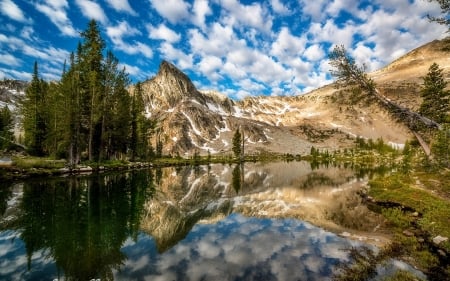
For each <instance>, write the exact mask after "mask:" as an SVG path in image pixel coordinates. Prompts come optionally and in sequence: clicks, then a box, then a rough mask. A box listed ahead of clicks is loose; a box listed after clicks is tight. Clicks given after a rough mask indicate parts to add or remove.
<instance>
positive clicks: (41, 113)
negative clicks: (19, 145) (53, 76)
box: [22, 62, 48, 156]
mask: <svg viewBox="0 0 450 281" xmlns="http://www.w3.org/2000/svg"><path fill="white" fill-rule="evenodd" d="M46 90H47V83H46V82H45V81H43V80H41V79H39V70H38V64H37V62H35V63H34V69H33V77H32V80H31V83H30V86H29V87H28V88H27V89H26V92H25V100H24V102H23V105H22V110H23V112H22V113H23V127H24V131H25V143H26V145H27V146H28V147H29V152H30V153H31V154H33V155H36V156H44V155H45V154H46V149H45V147H44V142H45V139H46V138H47V125H48V124H47V121H48V120H47V116H46V113H47V112H46V101H45V94H46Z"/></svg>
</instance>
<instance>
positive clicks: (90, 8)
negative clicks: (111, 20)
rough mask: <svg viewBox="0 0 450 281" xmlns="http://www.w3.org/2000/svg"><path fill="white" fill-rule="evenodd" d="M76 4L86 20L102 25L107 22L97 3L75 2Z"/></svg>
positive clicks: (88, 0) (80, 0) (77, 0)
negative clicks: (92, 20)
mask: <svg viewBox="0 0 450 281" xmlns="http://www.w3.org/2000/svg"><path fill="white" fill-rule="evenodd" d="M76 3H77V5H78V7H79V8H80V10H81V13H82V14H83V15H84V16H85V17H86V18H88V19H94V20H97V21H99V22H101V23H102V24H106V23H107V22H108V18H107V17H106V14H105V12H104V11H103V9H102V7H101V6H100V5H99V4H98V3H96V2H94V1H90V0H76Z"/></svg>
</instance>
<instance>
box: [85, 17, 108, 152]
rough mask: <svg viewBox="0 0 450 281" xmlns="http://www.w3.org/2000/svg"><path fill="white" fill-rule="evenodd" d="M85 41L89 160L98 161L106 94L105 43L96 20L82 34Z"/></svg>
mask: <svg viewBox="0 0 450 281" xmlns="http://www.w3.org/2000/svg"><path fill="white" fill-rule="evenodd" d="M81 37H82V39H83V40H84V42H83V44H82V45H81V61H80V64H81V68H82V70H81V72H80V74H82V76H83V77H82V78H83V79H82V81H81V83H82V84H81V86H82V88H83V94H84V98H83V107H84V108H85V114H86V119H87V124H86V125H87V130H88V157H89V160H98V158H99V154H100V149H99V148H100V142H101V139H102V133H103V132H102V131H101V127H102V126H101V120H102V116H101V114H100V113H101V107H102V105H103V98H104V95H103V94H104V92H103V88H102V83H101V82H102V78H103V77H102V74H103V73H102V61H103V50H104V48H105V42H104V40H103V39H102V37H101V35H100V29H99V26H98V24H97V22H96V21H95V20H91V21H90V22H89V24H88V28H87V29H86V31H83V32H82V33H81Z"/></svg>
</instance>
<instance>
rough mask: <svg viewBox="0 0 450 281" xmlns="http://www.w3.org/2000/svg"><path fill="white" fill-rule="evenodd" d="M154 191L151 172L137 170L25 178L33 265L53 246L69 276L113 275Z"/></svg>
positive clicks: (25, 235) (26, 232)
mask: <svg viewBox="0 0 450 281" xmlns="http://www.w3.org/2000/svg"><path fill="white" fill-rule="evenodd" d="M152 194H153V184H152V175H151V174H149V173H144V172H135V173H129V174H121V175H97V176H93V177H89V178H71V179H55V180H50V181H33V182H26V183H25V184H24V188H23V200H22V204H21V208H22V210H23V214H22V215H21V217H20V219H19V221H18V227H19V228H20V229H22V234H21V238H22V240H23V241H24V243H25V246H26V250H27V255H28V263H29V264H28V266H29V268H30V267H31V266H32V265H31V256H32V254H33V253H34V252H35V251H38V250H40V249H49V251H50V254H51V256H52V257H53V258H54V260H55V262H56V266H57V267H58V268H59V269H62V271H63V272H64V274H65V276H66V279H68V280H72V279H73V280H89V279H91V278H101V279H102V280H110V279H113V276H112V269H113V268H118V267H120V265H122V264H123V262H124V260H125V258H126V257H125V255H124V254H123V253H122V252H121V251H120V248H121V247H122V245H123V243H124V241H125V240H126V239H127V237H128V236H131V237H134V238H135V239H136V237H137V234H138V230H139V222H140V218H141V215H142V213H143V204H144V202H145V201H146V200H147V199H148V198H149V197H151V196H152Z"/></svg>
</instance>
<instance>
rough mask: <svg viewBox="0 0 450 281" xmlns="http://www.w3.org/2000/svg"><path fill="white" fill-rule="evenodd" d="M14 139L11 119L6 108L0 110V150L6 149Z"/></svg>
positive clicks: (9, 112)
mask: <svg viewBox="0 0 450 281" xmlns="http://www.w3.org/2000/svg"><path fill="white" fill-rule="evenodd" d="M13 139H14V133H13V117H12V114H11V111H10V110H9V108H8V107H7V106H5V107H3V108H2V109H0V149H6V148H8V147H9V146H10V144H11V142H12V141H13Z"/></svg>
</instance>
